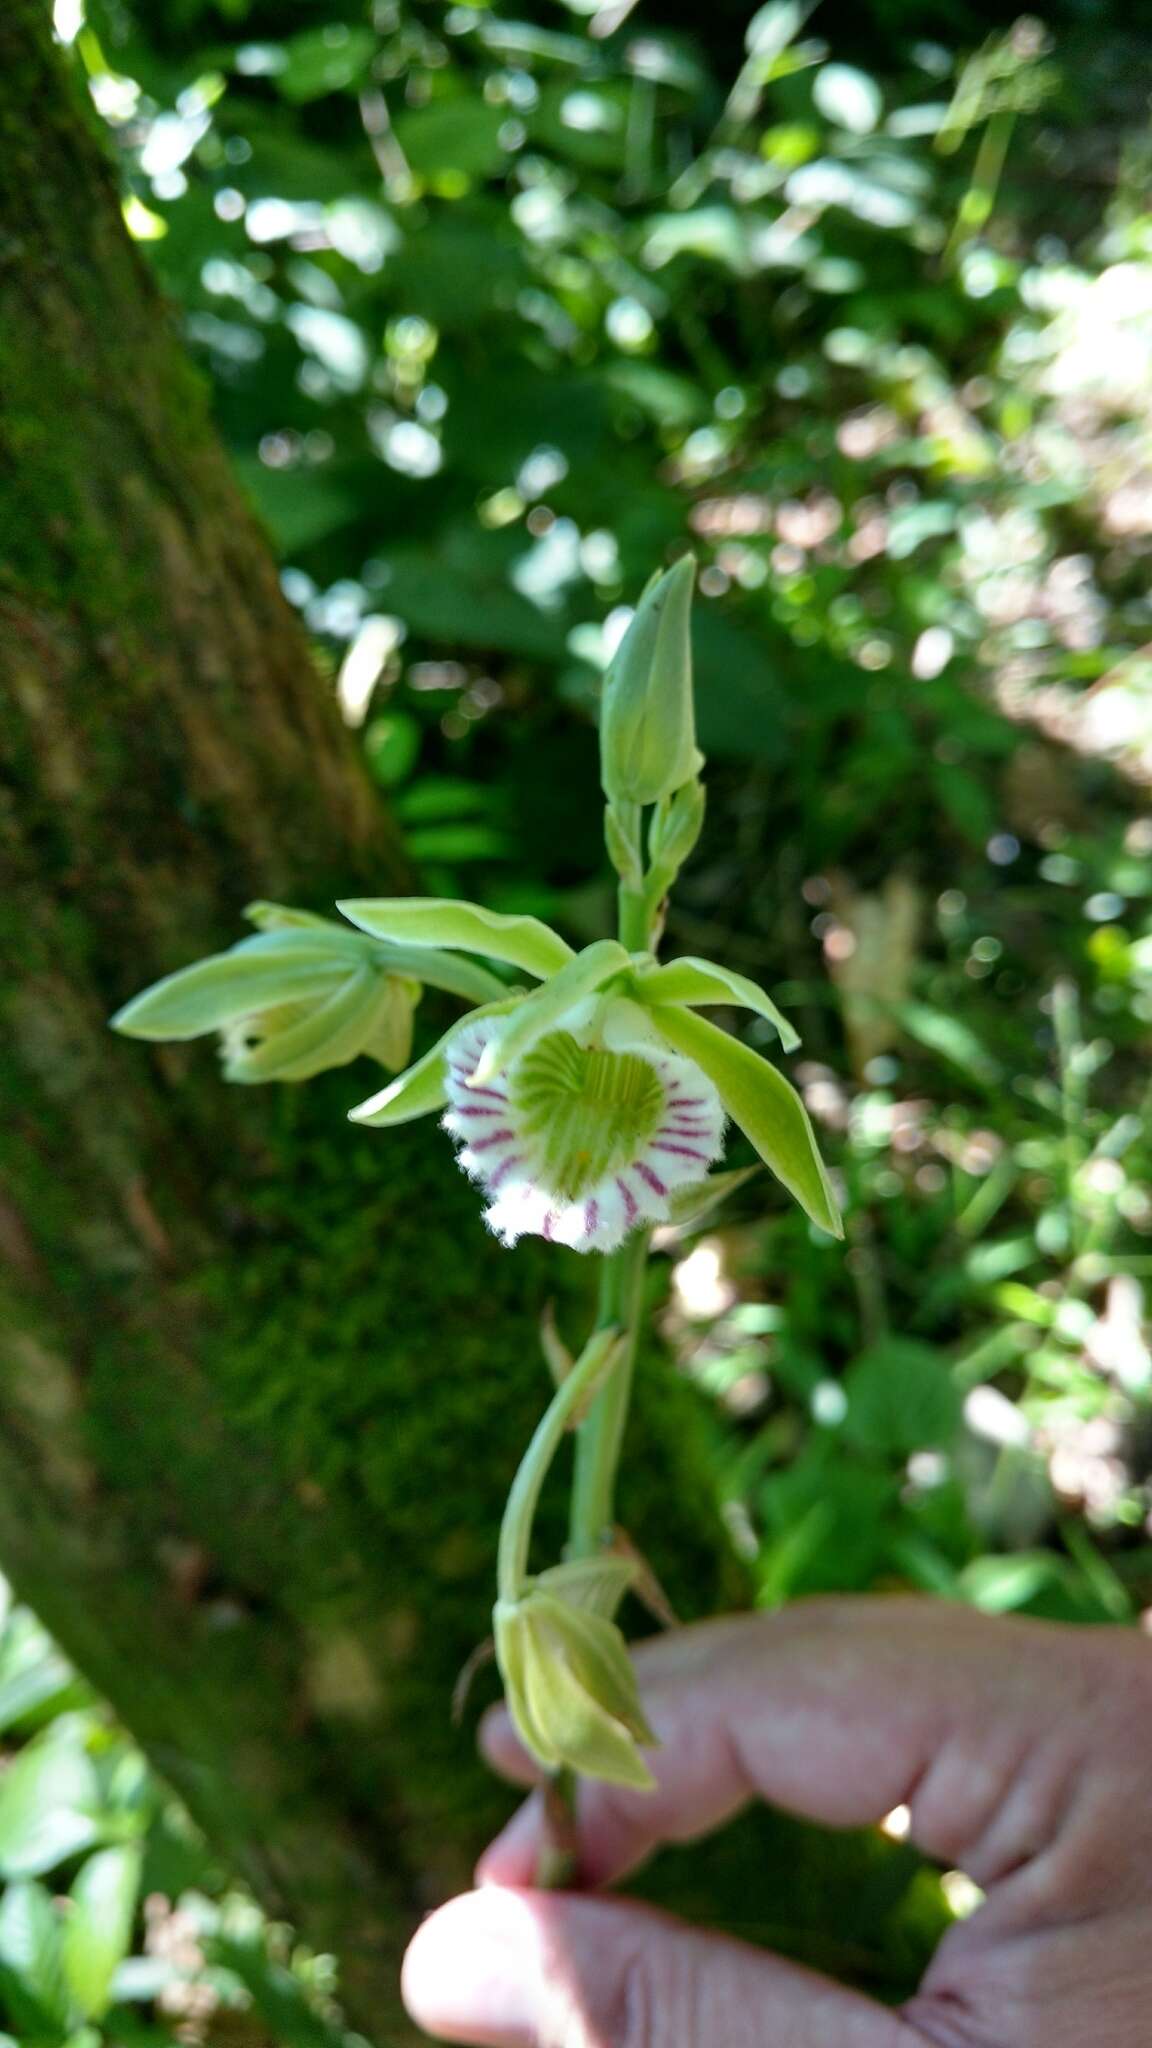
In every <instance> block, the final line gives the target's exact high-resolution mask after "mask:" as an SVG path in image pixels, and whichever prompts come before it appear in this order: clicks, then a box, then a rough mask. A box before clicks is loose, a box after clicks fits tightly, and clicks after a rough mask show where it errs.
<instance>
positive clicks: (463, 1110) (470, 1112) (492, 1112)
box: [452, 1103, 500, 1116]
mask: <svg viewBox="0 0 1152 2048" xmlns="http://www.w3.org/2000/svg"><path fill="white" fill-rule="evenodd" d="M452 1114H453V1116H499V1115H500V1111H499V1110H498V1109H482V1108H481V1106H480V1104H479V1103H475V1104H472V1103H465V1104H463V1105H462V1106H461V1107H459V1108H457V1107H456V1106H455V1105H453V1110H452Z"/></svg>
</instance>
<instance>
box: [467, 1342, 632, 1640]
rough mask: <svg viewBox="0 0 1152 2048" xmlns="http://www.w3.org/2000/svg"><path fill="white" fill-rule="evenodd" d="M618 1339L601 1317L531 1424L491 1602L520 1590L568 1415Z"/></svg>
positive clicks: (505, 1525)
mask: <svg viewBox="0 0 1152 2048" xmlns="http://www.w3.org/2000/svg"><path fill="white" fill-rule="evenodd" d="M618 1335H619V1333H618V1332H617V1331H616V1330H615V1329H613V1328H612V1325H611V1323H610V1322H609V1321H607V1320H605V1319H604V1318H603V1317H602V1318H601V1319H600V1321H599V1322H598V1323H597V1326H596V1331H595V1334H594V1335H593V1336H592V1337H591V1339H590V1340H589V1342H588V1345H587V1347H586V1349H585V1350H584V1352H583V1353H582V1354H581V1356H580V1358H579V1359H578V1360H577V1362H576V1364H575V1365H574V1366H573V1368H572V1371H571V1372H570V1373H569V1375H568V1377H567V1379H566V1380H562V1381H561V1383H560V1385H559V1386H558V1387H557V1389H556V1392H555V1393H554V1394H553V1396H552V1399H551V1401H550V1403H549V1405H548V1407H547V1409H546V1410H545V1412H544V1414H543V1416H542V1417H541V1419H540V1421H539V1422H538V1423H537V1425H536V1430H535V1433H534V1435H533V1437H532V1441H531V1443H530V1444H529V1446H528V1449H527V1450H526V1451H525V1453H524V1456H523V1458H522V1459H521V1460H520V1468H519V1470H518V1472H517V1474H516V1477H515V1479H514V1480H513V1482H512V1491H511V1493H510V1494H509V1495H508V1505H507V1506H506V1508H505V1510H504V1520H503V1522H502V1523H501V1525H500V1548H499V1551H498V1553H497V1559H496V1589H497V1597H498V1598H499V1599H501V1600H508V1601H515V1600H518V1599H519V1598H520V1595H521V1594H522V1593H523V1591H524V1584H525V1581H526V1579H527V1577H528V1552H529V1545H530V1544H531V1541H532V1523H533V1521H534V1519H535V1516H536V1504H537V1502H538V1500H539V1498H540V1489H541V1487H542V1486H543V1484H544V1480H545V1478H546V1476H547V1472H548V1468H549V1466H550V1465H551V1463H552V1460H553V1458H554V1457H555V1456H556V1453H557V1451H558V1450H559V1448H560V1445H561V1443H562V1442H563V1440H564V1432H565V1430H566V1429H567V1428H568V1425H569V1422H570V1421H571V1418H572V1416H573V1414H574V1412H575V1411H576V1410H577V1409H578V1408H579V1405H580V1402H581V1400H582V1399H583V1398H584V1397H585V1396H586V1395H587V1393H588V1391H589V1389H590V1388H591V1387H594V1386H595V1384H596V1381H597V1379H599V1378H601V1377H602V1376H603V1374H604V1371H605V1369H606V1367H607V1364H608V1360H609V1359H610V1358H611V1356H612V1352H613V1350H614V1348H615V1346H616V1343H617V1339H618ZM621 1363H623V1357H622V1358H621ZM609 1370H610V1378H611V1379H613V1380H615V1379H617V1378H618V1377H619V1373H618V1371H616V1370H615V1369H609Z"/></svg>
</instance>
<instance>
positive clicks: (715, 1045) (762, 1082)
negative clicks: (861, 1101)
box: [651, 1004, 844, 1237]
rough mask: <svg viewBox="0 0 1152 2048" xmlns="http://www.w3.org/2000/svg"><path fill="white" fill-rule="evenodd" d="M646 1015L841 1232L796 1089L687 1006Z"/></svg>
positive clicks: (795, 1188) (811, 1208) (816, 1218)
mask: <svg viewBox="0 0 1152 2048" xmlns="http://www.w3.org/2000/svg"><path fill="white" fill-rule="evenodd" d="M651 1014H652V1016H653V1017H654V1019H655V1021H656V1023H657V1024H658V1026H659V1029H660V1031H661V1032H662V1034H663V1036H664V1037H665V1038H666V1039H667V1041H668V1043H669V1045H671V1046H672V1047H674V1049H675V1050H676V1051H677V1052H681V1053H683V1054H684V1055H685V1057H686V1058H687V1059H690V1060H695V1062H696V1065H697V1066H698V1067H701V1068H702V1069H703V1071H704V1072H705V1073H706V1074H707V1076H708V1078H709V1080H710V1081H711V1082H712V1084H713V1086H714V1087H715V1089H716V1091H717V1093H718V1095H719V1097H720V1100H721V1102H722V1103H723V1104H724V1107H725V1109H726V1110H727V1112H728V1114H729V1116H730V1117H731V1118H732V1120H733V1122H734V1123H737V1124H739V1126H740V1128H741V1130H742V1131H743V1132H744V1133H745V1135H746V1136H747V1137H748V1138H750V1139H751V1141H752V1143H753V1145H754V1146H755V1147H756V1150H757V1152H758V1153H759V1154H760V1157H761V1159H762V1160H763V1161H764V1164H765V1166H768V1167H770V1168H771V1170H772V1172H773V1173H774V1174H775V1175H776V1178H777V1180H780V1181H783V1183H784V1186H785V1187H786V1188H787V1189H788V1191H789V1193H790V1194H793V1195H795V1197H796V1200H797V1201H798V1202H799V1204H800V1206H801V1208H802V1209H803V1210H805V1211H806V1213H807V1214H808V1215H809V1216H810V1217H811V1218H812V1221H813V1222H814V1223H818V1224H819V1226H820V1228H821V1230H827V1231H829V1232H830V1233H831V1235H832V1236H833V1237H843V1235H844V1226H843V1224H842V1223H841V1221H840V1211H839V1209H838V1207H837V1205H836V1197H835V1195H834V1194H833V1192H832V1188H831V1185H830V1183H829V1180H828V1175H827V1173H826V1171H825V1168H824V1162H823V1160H822V1159H821V1157H820V1153H819V1150H818V1148H817V1144H816V1139H815V1136H814V1134H813V1131H812V1126H811V1124H810V1123H809V1121H808V1112H807V1110H806V1109H805V1107H804V1104H803V1103H802V1102H801V1100H800V1097H799V1096H798V1095H797V1093H796V1090H795V1089H794V1088H792V1087H790V1086H789V1083H788V1082H787V1081H785V1079H784V1078H783V1076H782V1075H781V1074H778V1073H777V1072H776V1069H775V1067H772V1066H770V1065H769V1064H768V1061H767V1060H765V1059H761V1057H760V1054H759V1053H757V1052H752V1051H751V1049H750V1048H749V1047H748V1046H746V1045H741V1044H740V1042H739V1040H738V1039H735V1038H730V1037H729V1036H728V1033H727V1032H725V1031H719V1030H717V1028H716V1026H715V1024H709V1023H706V1021H705V1019H704V1018H703V1017H697V1016H694V1015H693V1013H692V1011H691V1010H683V1009H679V1008H677V1007H676V1006H675V1005H673V1004H668V1005H666V1006H664V1007H662V1008H661V1009H659V1010H654V1011H653V1012H651Z"/></svg>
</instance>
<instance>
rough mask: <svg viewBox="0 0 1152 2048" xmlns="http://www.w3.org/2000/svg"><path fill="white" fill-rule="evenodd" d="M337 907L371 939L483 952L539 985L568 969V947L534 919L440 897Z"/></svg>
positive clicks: (373, 900) (383, 898) (376, 900)
mask: <svg viewBox="0 0 1152 2048" xmlns="http://www.w3.org/2000/svg"><path fill="white" fill-rule="evenodd" d="M336 908H337V909H338V910H339V911H340V913H341V915H342V916H343V917H346V918H347V919H348V921H349V923H350V924H354V925H358V926H359V928H360V930H361V931H363V932H370V933H371V934H372V936H373V938H377V939H391V940H393V941H395V943H396V944H398V945H405V944H407V945H409V946H452V947H457V948H459V949H460V950H461V951H462V952H465V953H483V954H484V956H485V958H486V959H488V960H504V961H506V962H507V964H508V965H509V966H510V967H522V968H523V969H524V971H525V973H527V974H533V975H535V976H536V978H537V979H538V980H543V979H544V977H545V976H546V975H549V974H555V973H557V972H558V971H559V969H560V968H562V967H565V966H567V964H568V962H569V961H570V960H571V959H573V957H574V955H573V952H572V948H571V946H569V945H567V944H566V943H565V941H564V940H563V939H562V938H561V937H560V936H559V934H558V933H557V932H554V931H552V930H551V929H550V927H549V926H548V925H546V924H541V922H540V920H539V918H536V917H519V916H510V915H507V914H506V913H505V912H503V911H499V910H484V909H482V907H481V906H480V904H478V903H455V902H450V901H448V900H447V899H446V898H443V897H409V896H381V897H357V898H356V899H355V900H354V901H352V902H348V903H338V904H337V906H336Z"/></svg>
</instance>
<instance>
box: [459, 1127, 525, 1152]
mask: <svg viewBox="0 0 1152 2048" xmlns="http://www.w3.org/2000/svg"><path fill="white" fill-rule="evenodd" d="M515 1136H516V1133H515V1131H510V1130H508V1129H504V1130H502V1131H489V1133H488V1135H487V1137H486V1138H478V1139H477V1141H476V1143H475V1144H474V1145H472V1146H470V1147H469V1150H470V1151H472V1152H489V1151H491V1149H492V1147H493V1145H506V1144H507V1142H508V1140H509V1138H514V1137H515Z"/></svg>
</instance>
